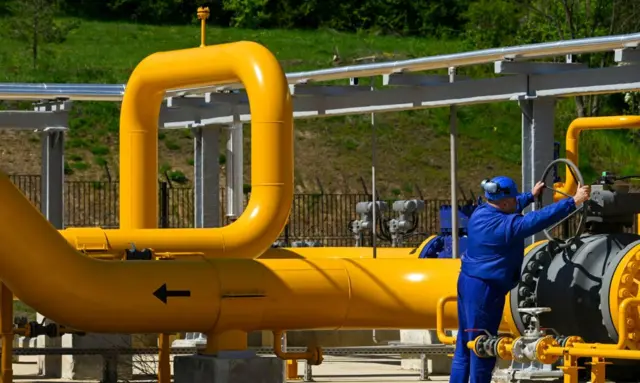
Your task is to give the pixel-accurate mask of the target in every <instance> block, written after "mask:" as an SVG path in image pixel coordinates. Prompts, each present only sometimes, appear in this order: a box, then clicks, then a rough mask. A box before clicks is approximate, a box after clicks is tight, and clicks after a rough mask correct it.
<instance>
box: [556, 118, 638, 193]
mask: <svg viewBox="0 0 640 383" xmlns="http://www.w3.org/2000/svg"><path fill="white" fill-rule="evenodd" d="M636 128H640V116H612V117H581V118H576V119H575V120H573V121H572V122H571V124H570V125H569V128H568V129H567V138H566V144H565V146H566V158H567V159H568V160H571V162H573V163H574V164H576V166H579V164H578V138H579V136H580V132H582V131H583V130H605V129H636ZM577 188H578V186H577V181H576V180H575V179H574V178H573V176H571V171H570V170H569V167H566V170H565V182H564V183H562V182H558V183H556V184H555V189H557V190H558V191H561V192H562V193H565V194H568V195H573V194H575V192H576V190H577ZM562 193H555V194H554V196H553V198H554V200H555V201H559V200H561V199H563V198H567V196H566V195H563V194H562Z"/></svg>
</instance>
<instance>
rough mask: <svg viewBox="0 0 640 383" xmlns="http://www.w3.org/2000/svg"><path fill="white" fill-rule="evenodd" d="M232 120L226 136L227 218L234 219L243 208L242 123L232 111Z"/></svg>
mask: <svg viewBox="0 0 640 383" xmlns="http://www.w3.org/2000/svg"><path fill="white" fill-rule="evenodd" d="M234 117H235V118H234V121H233V123H232V124H231V125H229V127H228V136H227V162H226V166H225V168H226V178H227V209H226V210H227V212H226V215H227V218H228V219H230V220H235V219H236V218H238V217H239V216H240V214H242V211H243V210H244V169H243V158H244V153H243V152H244V148H243V141H244V139H243V131H242V127H243V124H242V122H241V121H240V119H239V116H238V115H237V114H235V113H234Z"/></svg>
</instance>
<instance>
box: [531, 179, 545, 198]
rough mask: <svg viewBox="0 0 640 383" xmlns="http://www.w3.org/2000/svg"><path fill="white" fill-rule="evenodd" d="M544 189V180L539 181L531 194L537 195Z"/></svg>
mask: <svg viewBox="0 0 640 383" xmlns="http://www.w3.org/2000/svg"><path fill="white" fill-rule="evenodd" d="M542 189H544V182H542V181H538V183H536V186H534V187H533V190H531V194H533V196H534V197H537V196H539V195H540V193H542Z"/></svg>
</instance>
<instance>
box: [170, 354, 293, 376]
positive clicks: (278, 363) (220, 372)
mask: <svg viewBox="0 0 640 383" xmlns="http://www.w3.org/2000/svg"><path fill="white" fill-rule="evenodd" d="M244 356H246V355H235V354H229V355H220V356H217V357H216V356H208V355H184V356H176V357H175V358H174V359H173V374H174V383H284V364H285V362H284V361H283V360H281V359H278V358H276V357H272V356H266V357H262V356H253V357H244Z"/></svg>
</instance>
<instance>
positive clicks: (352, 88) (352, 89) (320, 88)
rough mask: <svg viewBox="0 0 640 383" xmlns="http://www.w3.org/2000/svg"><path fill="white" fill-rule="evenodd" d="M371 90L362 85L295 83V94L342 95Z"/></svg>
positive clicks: (369, 87)
mask: <svg viewBox="0 0 640 383" xmlns="http://www.w3.org/2000/svg"><path fill="white" fill-rule="evenodd" d="M362 92H371V86H363V85H307V84H301V85H295V86H293V94H294V95H295V96H344V95H357V94H360V93H362Z"/></svg>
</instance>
